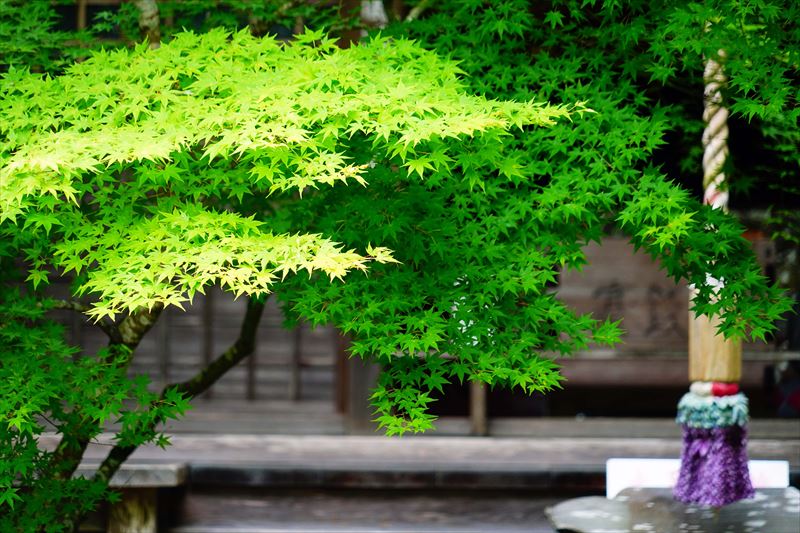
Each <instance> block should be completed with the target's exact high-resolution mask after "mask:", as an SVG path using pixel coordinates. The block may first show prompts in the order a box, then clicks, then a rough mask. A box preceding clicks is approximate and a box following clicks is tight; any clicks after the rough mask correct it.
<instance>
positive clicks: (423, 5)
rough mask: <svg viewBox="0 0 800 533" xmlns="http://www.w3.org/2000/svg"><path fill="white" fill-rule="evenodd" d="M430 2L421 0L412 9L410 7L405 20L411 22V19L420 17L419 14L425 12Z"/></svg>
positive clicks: (429, 0)
mask: <svg viewBox="0 0 800 533" xmlns="http://www.w3.org/2000/svg"><path fill="white" fill-rule="evenodd" d="M430 4H431V0H422V1H421V2H420V3H419V4H417V5H416V6H414V7H413V9H411V11H409V12H408V15H407V16H406V20H405V22H411V21H413V20H417V19H418V18H419V17H420V15H422V14H423V13H424V12H425V10H426V9H428V6H430Z"/></svg>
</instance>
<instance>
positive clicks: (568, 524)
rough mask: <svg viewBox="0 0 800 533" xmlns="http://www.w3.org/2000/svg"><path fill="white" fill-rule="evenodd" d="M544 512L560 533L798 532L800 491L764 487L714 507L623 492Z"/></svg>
mask: <svg viewBox="0 0 800 533" xmlns="http://www.w3.org/2000/svg"><path fill="white" fill-rule="evenodd" d="M545 514H546V515H547V518H548V519H549V520H550V522H551V523H552V524H553V526H554V527H555V528H556V530H557V531H559V532H561V533H630V532H637V531H641V532H652V533H667V532H670V533H672V532H674V533H683V532H686V533H761V532H769V533H797V532H798V531H800V491H798V490H797V489H796V488H794V487H789V488H786V489H761V490H757V491H756V495H755V497H754V498H752V499H749V500H742V501H740V502H736V503H734V504H731V505H728V506H725V507H722V508H719V509H714V508H710V507H701V506H695V505H684V504H682V503H680V502H677V501H675V500H674V499H673V497H672V491H671V489H625V490H624V491H622V492H621V493H620V494H619V495H618V496H617V497H616V498H614V499H611V500H609V499H606V498H602V497H599V496H590V497H586V498H575V499H573V500H567V501H565V502H562V503H559V504H558V505H555V506H553V507H550V508H548V509H546V511H545Z"/></svg>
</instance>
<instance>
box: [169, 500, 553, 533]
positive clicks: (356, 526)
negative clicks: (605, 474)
mask: <svg viewBox="0 0 800 533" xmlns="http://www.w3.org/2000/svg"><path fill="white" fill-rule="evenodd" d="M558 501H559V499H558V498H552V497H550V498H548V497H542V495H541V494H537V493H530V492H526V491H519V492H507V491H502V492H498V491H461V492H429V491H374V490H370V491H364V490H359V491H319V490H315V491H298V490H291V491H258V492H253V491H232V492H230V493H227V494H224V495H221V494H219V493H218V492H193V493H192V494H191V495H190V496H189V497H188V498H187V501H186V504H185V507H184V514H183V518H182V525H181V526H180V527H177V528H174V529H172V530H171V531H172V532H174V533H222V532H225V533H273V532H279V531H280V532H298V531H306V532H309V533H311V532H313V533H323V532H337V533H339V532H358V533H366V532H371V531H386V532H392V533H397V532H401V531H407V532H415V533H420V532H434V531H435V532H451V531H452V532H455V531H460V532H476V533H477V532H480V533H487V532H493V531H498V532H504V533H505V532H509V533H510V532H523V531H524V532H526V533H545V532H546V533H552V532H553V529H552V527H550V526H549V524H548V522H547V521H546V519H545V516H544V508H545V507H547V506H551V505H554V504H555V503H557V502H558Z"/></svg>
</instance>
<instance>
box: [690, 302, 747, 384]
mask: <svg viewBox="0 0 800 533" xmlns="http://www.w3.org/2000/svg"><path fill="white" fill-rule="evenodd" d="M719 323H720V319H719V317H716V316H715V317H712V318H710V319H709V317H707V316H703V315H700V316H697V315H695V314H694V313H693V312H691V311H690V312H689V381H722V382H726V383H736V382H738V381H739V380H740V379H741V377H742V342H741V341H740V340H738V339H737V340H730V339H725V338H724V337H723V336H722V334H718V333H717V327H718V326H719Z"/></svg>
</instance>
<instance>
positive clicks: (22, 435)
mask: <svg viewBox="0 0 800 533" xmlns="http://www.w3.org/2000/svg"><path fill="white" fill-rule="evenodd" d="M6 274H7V272H6ZM52 305H53V302H52V301H50V300H46V299H45V300H42V299H41V298H37V297H34V296H31V295H25V294H21V293H20V292H19V291H17V290H15V289H11V290H9V289H6V290H5V291H4V292H0V361H1V362H2V363H1V364H0V413H2V414H3V420H2V423H0V443H2V446H0V502H2V503H0V505H2V507H1V508H2V509H3V512H2V513H0V530H2V531H38V530H39V528H41V527H44V526H46V530H47V531H72V530H71V529H70V528H69V526H68V525H66V524H64V523H63V522H62V518H63V517H64V516H67V515H68V514H70V513H73V512H86V511H89V510H91V509H93V508H94V506H95V505H97V503H98V502H99V501H100V500H101V499H103V498H107V497H108V496H109V493H108V487H107V486H105V484H103V483H100V482H98V481H96V480H93V479H85V478H75V479H71V478H69V476H67V477H66V478H65V477H64V472H65V469H66V468H67V466H68V464H66V463H65V462H64V461H62V460H59V459H60V455H59V454H58V453H57V452H55V451H53V450H48V449H44V448H42V447H40V446H39V444H38V437H39V436H40V435H41V434H42V432H43V431H46V430H47V431H58V432H62V433H64V434H65V439H66V441H65V445H66V446H70V445H74V441H76V440H77V439H79V438H88V439H93V438H94V437H96V436H97V435H98V434H99V433H100V432H101V431H102V429H103V427H104V426H105V425H106V424H107V423H108V422H111V421H119V422H120V423H121V429H120V431H119V433H118V434H117V439H118V441H119V442H136V443H142V442H151V441H158V439H159V438H163V435H161V434H160V433H152V434H145V433H142V432H141V431H138V430H137V429H138V428H139V427H140V424H141V421H140V419H141V417H143V416H161V417H165V418H167V417H169V418H174V417H176V416H178V415H179V414H181V413H182V412H183V411H184V410H185V409H186V408H187V407H188V406H187V404H186V402H185V400H184V399H183V398H181V397H179V396H175V395H173V396H171V397H170V398H167V399H165V400H162V401H159V402H156V401H155V400H156V398H155V397H154V395H153V393H151V392H149V391H148V390H147V385H148V383H149V380H148V379H147V377H146V376H137V377H136V379H133V380H131V379H129V378H128V377H127V375H126V370H127V363H128V361H129V359H130V355H131V354H130V351H129V350H127V351H126V350H124V349H111V348H107V349H103V350H100V352H98V353H97V354H95V355H92V356H80V357H79V356H78V350H77V349H76V348H74V347H71V346H69V345H67V344H66V343H65V342H64V340H63V336H64V331H63V327H62V326H61V325H58V324H56V323H55V322H53V321H52V320H49V319H47V318H46V316H45V313H46V312H47V311H48V309H49V308H50V307H51V306H52ZM75 428H81V430H80V432H75Z"/></svg>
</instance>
